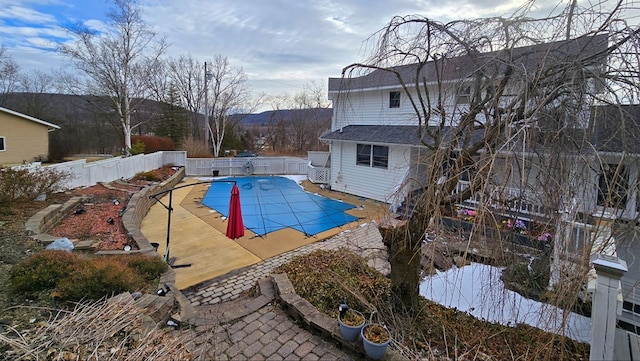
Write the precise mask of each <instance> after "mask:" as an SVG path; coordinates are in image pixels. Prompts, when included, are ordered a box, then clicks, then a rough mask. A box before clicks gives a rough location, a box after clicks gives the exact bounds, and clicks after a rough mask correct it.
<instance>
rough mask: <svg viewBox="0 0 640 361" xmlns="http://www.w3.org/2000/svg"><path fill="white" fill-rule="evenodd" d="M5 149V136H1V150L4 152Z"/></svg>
mask: <svg viewBox="0 0 640 361" xmlns="http://www.w3.org/2000/svg"><path fill="white" fill-rule="evenodd" d="M5 150H6V149H5V145H4V137H0V152H4V151H5Z"/></svg>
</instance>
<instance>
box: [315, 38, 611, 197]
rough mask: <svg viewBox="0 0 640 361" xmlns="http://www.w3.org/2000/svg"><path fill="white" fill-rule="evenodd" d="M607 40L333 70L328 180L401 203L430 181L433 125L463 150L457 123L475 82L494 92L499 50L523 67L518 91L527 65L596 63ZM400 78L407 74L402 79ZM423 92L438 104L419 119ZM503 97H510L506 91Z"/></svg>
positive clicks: (480, 117)
mask: <svg viewBox="0 0 640 361" xmlns="http://www.w3.org/2000/svg"><path fill="white" fill-rule="evenodd" d="M606 47H607V36H606V35H595V36H586V37H582V38H577V39H572V40H569V41H560V42H554V43H547V44H538V45H530V46H525V47H520V48H513V49H510V51H509V52H508V53H505V54H502V53H500V52H496V51H494V52H487V53H483V54H480V55H479V56H477V57H474V58H472V57H470V56H458V57H453V58H449V59H447V60H446V63H445V62H443V63H438V64H436V62H435V61H429V62H425V63H421V64H406V65H400V66H397V67H393V68H389V69H375V70H373V71H371V72H369V73H367V74H365V75H362V76H358V77H348V78H347V77H343V78H329V86H328V93H329V99H330V100H331V101H332V103H333V117H332V127H331V131H330V132H328V133H326V134H324V135H322V136H321V140H323V141H326V142H328V143H329V144H330V159H331V160H330V164H331V166H330V168H331V175H330V182H329V186H330V187H331V189H334V190H337V191H341V192H345V193H350V194H354V195H358V196H362V197H366V198H372V199H376V200H378V201H382V202H386V203H389V204H390V207H391V208H392V209H395V208H396V207H398V206H399V205H400V204H401V203H402V202H403V201H404V199H405V198H406V196H407V194H409V193H410V192H411V191H413V190H414V189H417V188H421V187H426V186H428V185H429V182H428V181H427V180H426V179H425V178H424V174H425V172H424V164H423V163H422V162H420V159H421V157H422V156H423V155H425V154H429V152H430V150H429V147H430V146H433V144H434V141H435V139H434V137H433V136H432V135H433V134H434V132H435V133H437V137H438V139H437V141H438V143H439V145H438V146H442V144H443V143H449V145H451V144H452V143H454V141H455V143H456V144H453V145H451V150H452V151H454V152H459V151H460V150H464V149H463V148H464V146H462V147H461V146H459V144H463V143H464V141H460V140H459V139H458V137H460V134H457V135H455V136H454V135H453V133H454V132H458V129H457V128H456V126H457V125H458V124H459V123H460V121H461V118H462V117H463V116H465V113H468V110H469V108H470V104H471V101H472V100H473V96H474V94H473V92H472V90H471V89H474V88H475V86H476V85H477V86H478V88H479V87H483V89H484V92H489V91H491V89H493V88H495V86H496V85H495V83H496V82H498V81H500V74H501V73H503V72H504V68H505V65H504V64H505V63H506V61H502V59H501V57H508V58H509V60H510V61H513V65H514V68H516V71H517V69H525V71H522V72H521V73H518V74H517V76H519V77H520V78H517V76H512V78H514V79H515V80H514V81H513V85H512V86H511V89H509V91H510V92H511V93H513V94H517V93H519V92H525V90H524V89H521V88H520V87H523V86H525V85H521V84H526V82H527V81H530V79H527V78H526V77H527V76H528V74H527V72H526V70H528V69H534V68H538V69H548V68H553V67H554V66H556V64H559V63H561V62H563V61H565V59H566V58H567V57H571V56H574V57H580V58H581V59H589V63H586V65H584V68H585V69H595V70H594V71H597V69H599V68H600V67H601V66H602V64H603V63H604V62H605V61H606V58H604V57H603V56H602V55H601V53H602V52H603V49H606ZM512 59H515V60H512ZM418 66H421V68H420V69H421V70H420V79H426V82H425V83H424V84H420V86H424V87H425V88H427V90H426V91H424V93H423V94H418V93H417V91H416V88H418V86H415V85H416V84H415V83H416V81H415V80H412V79H415V78H416V69H417V68H418ZM478 68H481V69H482V71H483V72H484V74H486V75H484V79H483V80H482V81H483V82H484V83H482V84H476V83H474V82H475V81H476V76H477V71H476V69H478ZM387 70H391V71H387ZM532 73H535V72H532ZM496 74H497V75H496ZM398 78H402V79H403V82H404V84H403V83H401V82H400V81H399V79H398ZM436 79H437V80H436ZM487 79H488V81H487ZM521 80H522V81H521ZM578 85H579V86H583V87H593V86H594V85H593V84H578ZM569 86H575V85H574V84H569ZM492 87H493V88H492ZM478 93H480V91H479V92H478ZM425 94H428V97H429V98H430V99H428V101H429V102H430V103H429V104H432V107H434V110H433V111H431V110H429V114H428V115H424V114H423V116H424V117H427V116H429V115H430V118H427V119H419V118H418V116H417V114H416V113H417V112H416V109H415V108H414V104H415V103H416V99H418V98H419V97H420V96H421V97H422V98H425V97H426V96H425ZM440 98H442V99H444V100H443V101H442V102H441V103H440V104H441V108H442V109H437V110H435V107H436V104H438V102H439V101H440ZM504 99H506V100H509V99H511V98H509V96H505V97H504ZM525 101H526V100H525ZM442 114H447V119H445V120H443V118H442V117H441V115H442ZM474 121H476V122H479V123H487V119H485V114H481V113H480V114H477V115H475V119H474ZM429 130H432V132H431V133H430V132H429ZM448 133H450V134H448ZM482 133H484V132H483V130H482V129H477V130H475V131H473V132H469V134H463V135H462V136H463V137H465V138H466V139H465V140H466V141H467V142H470V144H474V142H475V141H482V138H483V134H482ZM502 137H503V138H504V137H505V135H504V134H503V135H502ZM495 138H496V139H498V138H499V137H495ZM497 141H499V140H497Z"/></svg>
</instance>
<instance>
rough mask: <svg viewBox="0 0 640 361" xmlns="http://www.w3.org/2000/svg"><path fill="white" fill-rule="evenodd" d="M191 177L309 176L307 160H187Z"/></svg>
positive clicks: (278, 158)
mask: <svg viewBox="0 0 640 361" xmlns="http://www.w3.org/2000/svg"><path fill="white" fill-rule="evenodd" d="M186 162H187V163H186V169H185V171H186V174H187V175H189V176H208V177H211V176H213V175H219V176H245V175H273V174H292V175H293V174H307V160H306V159H303V158H297V157H252V158H187V160H186Z"/></svg>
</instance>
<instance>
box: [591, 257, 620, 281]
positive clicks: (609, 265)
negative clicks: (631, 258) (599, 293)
mask: <svg viewBox="0 0 640 361" xmlns="http://www.w3.org/2000/svg"><path fill="white" fill-rule="evenodd" d="M591 263H592V264H593V267H594V268H595V269H596V272H602V273H608V274H611V275H614V276H618V277H622V275H623V274H625V273H626V272H627V271H628V268H627V262H625V261H624V260H623V259H620V258H618V257H616V256H609V255H606V254H600V253H597V254H594V255H593V256H591Z"/></svg>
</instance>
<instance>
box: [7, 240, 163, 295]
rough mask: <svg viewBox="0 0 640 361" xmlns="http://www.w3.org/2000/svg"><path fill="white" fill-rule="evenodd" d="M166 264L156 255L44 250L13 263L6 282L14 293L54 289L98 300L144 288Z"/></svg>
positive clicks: (59, 293)
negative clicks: (83, 254) (93, 254)
mask: <svg viewBox="0 0 640 361" xmlns="http://www.w3.org/2000/svg"><path fill="white" fill-rule="evenodd" d="M166 268H167V265H166V264H165V263H164V262H163V261H162V260H161V259H160V258H159V257H156V256H145V255H127V256H111V257H98V258H91V259H86V258H82V257H80V256H77V255H76V254H73V253H69V252H65V251H44V252H40V253H37V254H34V255H33V256H31V257H29V258H27V259H26V260H24V261H23V262H21V263H19V264H17V265H16V266H14V267H13V269H12V270H11V274H10V278H9V282H10V289H11V290H12V291H13V292H14V293H16V294H23V295H31V294H32V293H35V292H42V291H55V292H54V294H55V295H56V296H57V297H58V298H60V299H61V300H71V301H79V300H83V299H88V300H97V299H100V298H102V297H105V296H111V295H113V294H118V293H122V292H125V291H129V292H133V291H139V290H143V289H144V288H145V286H147V284H148V282H150V281H152V280H154V279H157V278H158V277H159V276H160V275H161V274H162V273H163V272H164V271H165V270H166Z"/></svg>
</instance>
